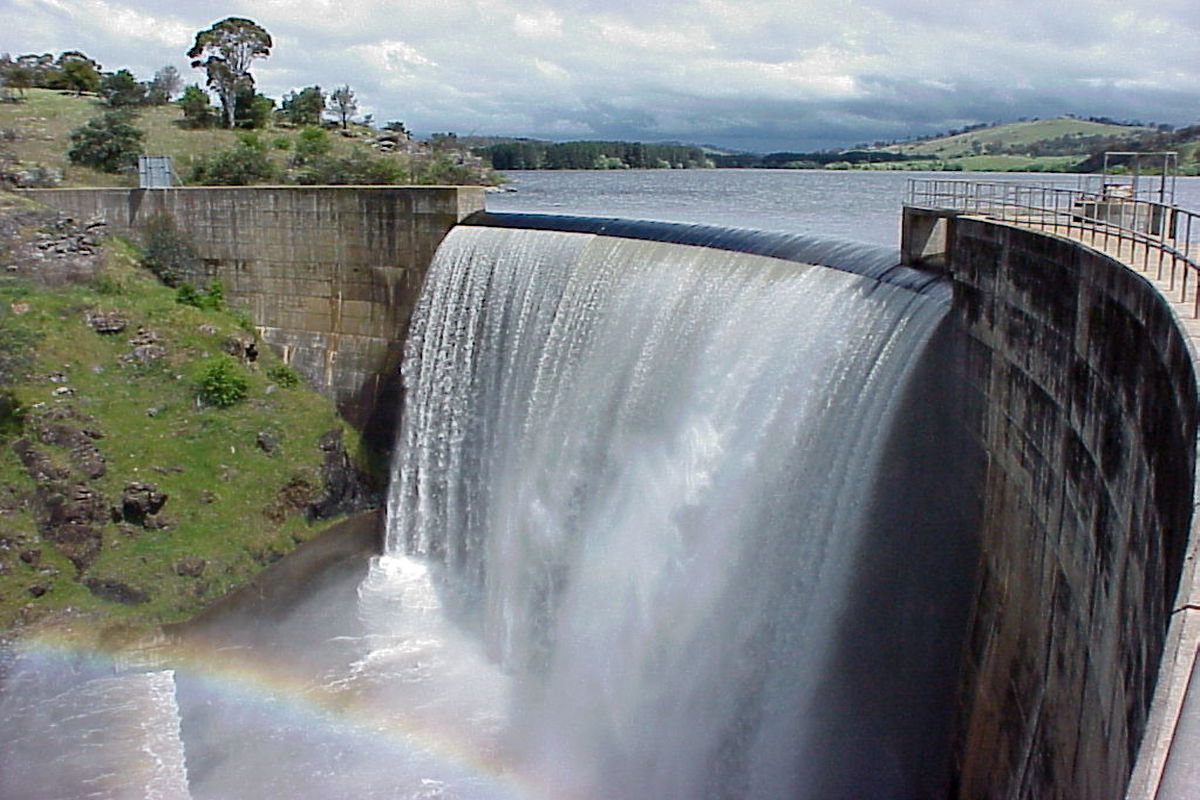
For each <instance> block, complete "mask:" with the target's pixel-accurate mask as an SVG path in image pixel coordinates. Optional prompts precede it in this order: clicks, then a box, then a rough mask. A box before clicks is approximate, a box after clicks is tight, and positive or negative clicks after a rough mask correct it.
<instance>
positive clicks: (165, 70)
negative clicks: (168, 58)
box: [146, 64, 183, 106]
mask: <svg viewBox="0 0 1200 800" xmlns="http://www.w3.org/2000/svg"><path fill="white" fill-rule="evenodd" d="M182 86H183V78H181V77H180V76H179V70H177V69H175V68H174V67H173V66H171V65H170V64H168V65H167V66H165V67H162V68H161V69H159V70H158V72H155V73H154V80H152V81H150V88H149V91H148V92H147V93H146V99H147V101H148V102H149V103H150V104H151V105H155V106H161V105H166V104H167V103H169V102H171V98H172V97H174V96H175V95H176V94H177V93H178V92H179V89H180V87H182Z"/></svg>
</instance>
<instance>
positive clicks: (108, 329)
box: [83, 311, 129, 334]
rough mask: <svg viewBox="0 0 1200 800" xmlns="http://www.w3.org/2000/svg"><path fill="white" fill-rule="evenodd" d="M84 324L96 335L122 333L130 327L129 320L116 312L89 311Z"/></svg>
mask: <svg viewBox="0 0 1200 800" xmlns="http://www.w3.org/2000/svg"><path fill="white" fill-rule="evenodd" d="M83 319H84V322H86V323H87V326H88V327H89V328H91V329H92V330H94V331H95V332H96V333H103V334H110V333H120V332H121V331H123V330H125V327H126V326H127V325H129V320H128V319H126V318H125V317H123V316H121V315H120V314H119V313H117V312H116V311H89V312H87V313H86V314H85V315H84V318H83Z"/></svg>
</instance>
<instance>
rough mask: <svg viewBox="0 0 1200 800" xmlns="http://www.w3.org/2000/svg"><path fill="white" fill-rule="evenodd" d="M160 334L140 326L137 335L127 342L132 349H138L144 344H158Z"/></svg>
mask: <svg viewBox="0 0 1200 800" xmlns="http://www.w3.org/2000/svg"><path fill="white" fill-rule="evenodd" d="M158 341H159V340H158V334H157V333H155V332H154V331H151V330H147V329H146V328H143V327H142V326H140V325H139V326H138V329H137V334H136V335H135V336H134V337H133V338H132V339H130V340H128V341H127V342H126V344H128V345H129V346H130V347H138V346H140V345H144V344H158Z"/></svg>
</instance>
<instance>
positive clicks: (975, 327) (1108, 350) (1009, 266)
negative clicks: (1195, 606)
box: [905, 209, 1200, 800]
mask: <svg viewBox="0 0 1200 800" xmlns="http://www.w3.org/2000/svg"><path fill="white" fill-rule="evenodd" d="M942 225H945V226H947V228H946V233H945V237H946V247H945V249H944V252H945V254H946V255H945V269H946V271H948V273H949V274H950V276H951V278H952V280H953V284H954V304H953V312H952V313H953V314H954V315H955V318H956V319H957V322H958V324H959V326H960V328H961V330H962V332H963V334H964V336H965V337H966V342H967V345H966V346H967V351H968V356H967V364H966V367H965V370H966V375H964V379H965V381H966V385H967V387H968V391H970V392H972V393H974V394H975V395H976V396H977V398H978V400H979V401H980V402H978V403H974V404H972V406H973V407H978V408H980V409H982V412H981V413H980V414H979V417H978V419H975V420H972V421H971V427H972V428H973V431H974V435H975V437H977V439H978V441H979V442H980V444H981V445H982V447H983V449H984V451H985V452H986V454H987V459H988V465H987V474H986V478H985V480H984V484H983V486H982V488H981V491H982V493H983V519H984V522H983V529H982V531H981V545H980V547H981V554H982V555H981V564H980V568H979V570H980V572H979V579H978V584H977V587H978V588H977V593H976V599H975V603H974V607H973V610H972V622H971V632H970V635H969V639H968V644H967V652H966V654H965V662H966V666H965V670H964V676H965V677H964V680H963V684H962V686H961V689H960V695H959V696H960V722H959V735H958V742H957V745H956V752H957V753H958V756H957V759H958V764H957V773H958V784H959V790H958V796H959V797H963V798H1012V797H1031V798H1032V797H1036V798H1064V799H1065V798H1071V800H1092V799H1093V798H1096V799H1099V798H1107V799H1110V800H1116V799H1117V798H1121V797H1123V796H1124V795H1125V792H1126V788H1127V785H1128V784H1129V782H1130V777H1131V775H1132V774H1133V772H1134V767H1135V763H1136V762H1138V760H1139V758H1141V759H1147V758H1154V757H1155V756H1153V754H1152V753H1151V751H1152V750H1154V748H1155V747H1159V748H1161V738H1162V735H1164V729H1165V736H1166V737H1167V738H1169V736H1170V728H1171V727H1172V726H1173V725H1172V723H1171V722H1170V720H1168V719H1164V718H1162V715H1161V714H1159V713H1158V712H1157V711H1156V712H1155V713H1156V715H1157V716H1158V718H1157V719H1153V720H1152V719H1151V708H1152V698H1154V697H1155V688H1156V685H1157V684H1162V685H1163V686H1164V687H1166V686H1169V685H1171V684H1172V683H1174V684H1178V682H1179V680H1177V679H1180V680H1183V681H1184V682H1185V683H1186V674H1185V675H1183V676H1179V675H1174V676H1173V673H1174V672H1178V671H1179V670H1181V669H1182V670H1185V671H1190V666H1191V660H1190V659H1183V663H1182V665H1180V664H1179V663H1178V662H1177V660H1176V656H1177V651H1178V650H1179V647H1178V646H1177V644H1172V642H1177V640H1180V641H1181V639H1180V637H1181V636H1183V634H1182V633H1180V632H1178V630H1179V626H1180V625H1182V624H1183V616H1181V615H1180V614H1178V613H1177V612H1178V611H1179V609H1180V608H1182V607H1183V606H1185V605H1186V604H1187V602H1188V601H1187V598H1188V597H1190V594H1191V587H1190V579H1191V576H1190V570H1189V574H1188V575H1187V576H1185V577H1184V582H1185V583H1186V584H1188V585H1185V586H1184V587H1183V588H1182V589H1181V588H1180V583H1181V574H1182V573H1183V567H1184V564H1185V561H1187V560H1189V559H1190V553H1189V547H1191V546H1192V545H1191V541H1192V540H1191V535H1190V533H1191V526H1192V516H1193V493H1194V485H1195V482H1194V473H1195V467H1196V434H1197V420H1198V418H1200V403H1198V399H1197V398H1198V393H1197V383H1196V371H1195V367H1194V360H1193V355H1194V354H1193V353H1192V351H1191V348H1190V345H1189V342H1188V339H1187V337H1186V336H1185V334H1184V333H1183V326H1182V325H1181V324H1180V322H1181V321H1180V320H1179V319H1178V318H1177V317H1176V316H1175V313H1174V311H1173V309H1172V307H1171V304H1170V303H1169V302H1168V301H1167V300H1166V299H1165V298H1164V297H1163V296H1162V295H1161V294H1160V293H1159V292H1158V291H1157V290H1156V289H1155V287H1154V286H1153V285H1152V284H1151V283H1150V282H1149V281H1147V280H1146V279H1144V278H1143V277H1142V276H1140V275H1138V274H1137V273H1135V272H1133V271H1132V270H1130V269H1129V268H1127V267H1125V266H1124V265H1123V264H1121V263H1119V262H1117V261H1115V260H1113V259H1112V258H1110V257H1108V256H1106V255H1104V254H1102V253H1099V252H1097V251H1095V250H1092V249H1091V248H1088V247H1086V246H1085V245H1082V244H1079V243H1077V242H1074V241H1070V240H1067V239H1063V238H1059V237H1055V236H1050V235H1046V234H1042V233H1037V232H1034V231H1030V230H1026V229H1022V228H1019V227H1015V226H1012V225H1007V224H1003V223H997V222H991V221H987V220H983V219H979V218H971V217H963V216H953V215H949V216H948V215H947V214H945V213H944V212H936V211H923V210H921V209H907V210H906V213H905V231H906V235H910V236H911V237H912V239H911V241H909V242H906V246H905V251H906V252H912V253H914V254H920V253H922V252H925V251H926V250H927V246H926V243H927V242H928V241H929V239H930V237H929V236H928V235H926V234H927V233H928V232H929V231H932V230H935V229H936V228H937V227H938V226H942ZM918 234H920V235H918ZM935 249H937V248H935ZM1177 597H1178V598H1184V599H1183V600H1179V599H1177ZM1173 620H1174V622H1173ZM1169 631H1172V632H1171V633H1170V635H1169ZM1184 638H1186V637H1184ZM1160 665H1162V668H1161V673H1162V677H1160ZM1158 705H1159V701H1157V700H1156V701H1155V703H1154V706H1155V708H1157V707H1158ZM1148 730H1151V731H1152V733H1151V735H1149V736H1146V732H1147V731H1148ZM1144 740H1145V741H1146V742H1147V745H1146V747H1145V748H1143V746H1142V745H1143V741H1144ZM1156 741H1157V742H1159V743H1158V744H1155V742H1156ZM1139 753H1140V755H1139ZM1138 772H1139V774H1142V773H1143V772H1145V770H1144V769H1143V768H1142V767H1139V769H1138ZM1141 780H1142V783H1143V784H1144V783H1145V780H1144V779H1141ZM1142 791H1145V790H1144V789H1143V790H1142ZM1142 796H1145V797H1152V796H1153V793H1152V792H1146V793H1145V794H1143V795H1142Z"/></svg>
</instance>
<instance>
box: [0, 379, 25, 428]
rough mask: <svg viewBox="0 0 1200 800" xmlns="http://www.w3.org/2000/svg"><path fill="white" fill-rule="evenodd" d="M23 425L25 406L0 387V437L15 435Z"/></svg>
mask: <svg viewBox="0 0 1200 800" xmlns="http://www.w3.org/2000/svg"><path fill="white" fill-rule="evenodd" d="M24 425H25V408H24V407H23V406H22V405H21V402H20V401H19V400H18V399H17V397H16V395H14V394H13V393H12V392H10V391H9V390H8V389H0V438H2V437H8V436H16V435H17V434H19V433H21V429H22V428H23V427H24Z"/></svg>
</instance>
